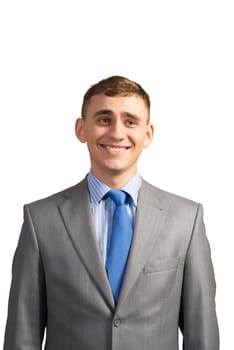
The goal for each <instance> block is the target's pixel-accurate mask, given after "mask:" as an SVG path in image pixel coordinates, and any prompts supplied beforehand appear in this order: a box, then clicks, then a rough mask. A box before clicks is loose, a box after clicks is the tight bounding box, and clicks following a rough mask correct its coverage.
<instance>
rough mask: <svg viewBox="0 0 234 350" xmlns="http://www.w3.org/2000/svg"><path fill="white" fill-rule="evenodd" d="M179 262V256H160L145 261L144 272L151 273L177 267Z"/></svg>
mask: <svg viewBox="0 0 234 350" xmlns="http://www.w3.org/2000/svg"><path fill="white" fill-rule="evenodd" d="M179 262H180V257H173V258H162V259H157V260H151V261H147V263H146V264H145V266H144V268H143V273H144V274H151V273H157V272H163V271H169V270H175V269H177V267H178V265H179Z"/></svg>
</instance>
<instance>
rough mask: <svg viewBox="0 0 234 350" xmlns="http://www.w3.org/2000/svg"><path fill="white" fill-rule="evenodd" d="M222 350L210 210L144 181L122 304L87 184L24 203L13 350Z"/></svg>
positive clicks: (12, 311) (13, 297) (10, 336)
mask: <svg viewBox="0 0 234 350" xmlns="http://www.w3.org/2000/svg"><path fill="white" fill-rule="evenodd" d="M178 328H180V329H181V331H182V333H183V348H184V350H218V349H219V335H218V326H217V319H216V311H215V278H214V272H213V266H212V262H211V256H210V247H209V243H208V240H207V238H206V233H205V227H204V223H203V213H202V206H201V205H200V204H197V203H195V202H193V201H191V200H188V199H185V198H182V197H179V196H176V195H173V194H170V193H168V192H165V191H162V190H160V189H158V188H156V187H154V186H152V185H150V184H148V183H147V182H145V181H143V183H142V186H141V189H140V192H139V198H138V207H137V213H136V223H135V229H134V235H133V241H132V246H131V250H130V255H129V259H128V264H127V268H126V273H125V277H124V281H123V285H122V289H121V293H120V297H119V301H118V304H117V306H115V301H114V299H113V295H112V291H111V288H110V285H109V282H108V278H107V275H106V271H105V267H104V265H103V262H102V259H101V256H100V252H99V247H98V243H97V238H96V234H95V227H94V223H93V218H92V212H91V206H90V199H89V193H88V187H87V181H86V179H84V180H83V181H81V182H80V183H79V184H78V185H76V186H74V187H72V188H70V189H67V190H65V191H63V192H60V193H58V194H55V195H53V196H51V197H49V198H46V199H43V200H39V201H37V202H34V203H31V204H29V205H25V206H24V223H23V227H22V231H21V235H20V238H19V242H18V246H17V249H16V252H15V255H14V260H13V268H12V284H11V290H10V297H9V306H8V319H7V325H6V332H5V341H4V350H40V349H42V340H43V336H44V332H45V329H46V341H45V349H46V350H111V349H113V350H178Z"/></svg>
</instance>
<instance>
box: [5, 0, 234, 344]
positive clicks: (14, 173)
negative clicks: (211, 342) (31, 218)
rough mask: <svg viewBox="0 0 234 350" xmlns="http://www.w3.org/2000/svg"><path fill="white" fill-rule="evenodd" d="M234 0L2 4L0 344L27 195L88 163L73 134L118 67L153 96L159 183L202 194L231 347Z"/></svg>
mask: <svg viewBox="0 0 234 350" xmlns="http://www.w3.org/2000/svg"><path fill="white" fill-rule="evenodd" d="M232 4H233V1H227V0H222V1H216V0H213V1H208V0H197V1H189V0H186V1H182V0H178V1H168V0H163V1H147V0H145V1H142V0H140V1H138V0H134V1H130V0H124V1H123V0H119V1H111V0H109V1H107V0H106V1H104V0H99V1H94V0H93V1H69V0H66V1H60V0H57V1H52V0H46V1H45V0H40V1H34V0H28V1H26V0H21V1H16V0H5V1H1V3H0V35H1V37H0V45H1V46H0V49H1V53H0V61H1V62H0V74H1V76H0V98H1V102H0V118H1V123H0V142H1V144H0V151H1V158H0V160H1V163H0V164H1V172H0V174H1V180H0V185H1V201H0V203H1V208H0V209H1V227H2V230H1V234H0V240H1V242H0V249H1V254H0V259H1V261H0V269H1V270H0V275H1V288H0V293H1V297H0V303H1V305H0V338H1V339H0V344H2V342H3V336H4V328H5V321H6V314H7V301H8V293H9V287H10V279H11V262H12V258H13V253H14V250H15V247H16V244H17V240H18V236H19V232H20V227H21V224H22V206H23V204H24V203H27V202H30V201H33V200H36V199H38V198H42V197H44V196H47V195H49V194H51V193H53V192H57V191H59V190H61V189H63V188H65V187H68V186H71V185H73V184H75V183H77V182H78V181H79V180H80V179H82V178H83V176H84V175H85V174H86V173H87V172H88V170H89V161H88V153H87V151H86V146H85V145H83V144H80V143H79V142H78V140H77V139H76V138H75V135H74V122H75V119H76V118H77V117H79V115H80V106H81V101H82V97H83V93H84V92H85V91H86V89H88V88H89V87H90V85H91V84H93V83H96V82H97V81H98V80H100V79H102V78H105V77H107V76H109V75H112V74H120V75H124V76H127V77H129V78H130V79H133V80H136V81H138V82H139V83H140V84H141V85H142V86H143V87H144V88H145V89H146V90H147V91H148V92H149V94H150V96H151V100H152V121H153V123H154V124H155V131H156V132H155V138H154V142H153V144H152V145H151V146H150V148H149V149H147V150H145V151H144V153H143V155H142V159H141V161H140V164H139V170H140V172H141V174H142V175H143V177H144V178H145V179H147V180H148V181H150V182H152V183H153V184H154V185H156V186H158V187H161V188H163V189H166V190H168V191H171V192H174V193H177V194H180V195H182V196H185V197H188V198H191V199H193V200H195V201H198V202H201V203H202V204H203V206H204V215H205V223H206V228H207V235H208V238H209V241H210V244H211V250H212V258H213V263H214V267H215V274H216V280H217V299H216V301H217V313H218V319H219V326H220V335H221V349H223V350H225V349H230V348H233V345H232V344H233V313H234V304H233V300H234V287H233V276H234V273H233V254H234V253H233V252H234V248H233V246H232V242H233V240H232V236H233V235H234V231H233V217H234V208H233V198H234V186H233V178H234V171H233V149H234V141H233V131H234V130H233V122H232V119H233V118H234V106H233V97H234V68H233V67H234V49H233V45H234V44H233V43H234V24H233V23H234V20H233V18H234V11H233V8H232Z"/></svg>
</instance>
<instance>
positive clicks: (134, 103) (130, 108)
mask: <svg viewBox="0 0 234 350" xmlns="http://www.w3.org/2000/svg"><path fill="white" fill-rule="evenodd" d="M98 110H111V111H113V112H116V113H125V112H127V113H132V114H137V115H139V116H141V115H148V113H149V111H148V108H147V106H146V103H145V101H144V100H143V99H142V98H141V97H139V96H137V95H128V96H123V95H116V96H106V95H104V94H98V95H94V96H92V97H91V99H90V101H89V103H88V105H87V110H86V112H87V115H89V114H91V115H92V114H94V113H96V112H97V111H98Z"/></svg>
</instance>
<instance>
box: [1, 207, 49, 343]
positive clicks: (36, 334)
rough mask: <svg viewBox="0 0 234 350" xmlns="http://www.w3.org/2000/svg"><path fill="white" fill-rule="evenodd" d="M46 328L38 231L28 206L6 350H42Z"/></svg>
mask: <svg viewBox="0 0 234 350" xmlns="http://www.w3.org/2000/svg"><path fill="white" fill-rule="evenodd" d="M45 326H46V293H45V280H44V273H43V266H42V263H41V258H40V251H39V246H38V241H37V237H36V232H35V229H34V226H33V222H32V218H31V216H30V212H29V208H28V206H25V207H24V223H23V226H22V230H21V234H20V238H19V242H18V246H17V249H16V252H15V255H14V259H13V266H12V282H11V289H10V296H9V304H8V317H7V323H6V331H5V339H4V348H3V349H4V350H16V349H17V350H26V349H30V350H40V349H41V346H42V341H43V335H44V330H45Z"/></svg>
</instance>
